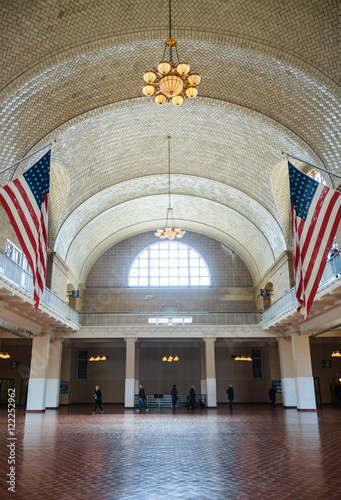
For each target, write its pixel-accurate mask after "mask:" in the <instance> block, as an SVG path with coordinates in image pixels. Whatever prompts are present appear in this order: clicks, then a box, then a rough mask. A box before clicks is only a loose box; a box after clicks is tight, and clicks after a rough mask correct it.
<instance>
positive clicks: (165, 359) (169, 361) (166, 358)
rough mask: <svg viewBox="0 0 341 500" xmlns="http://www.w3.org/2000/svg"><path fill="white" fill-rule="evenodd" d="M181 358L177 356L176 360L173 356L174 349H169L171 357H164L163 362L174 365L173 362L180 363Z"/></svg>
mask: <svg viewBox="0 0 341 500" xmlns="http://www.w3.org/2000/svg"><path fill="white" fill-rule="evenodd" d="M179 359H180V358H179V356H177V355H175V356H174V358H173V356H172V348H171V347H170V348H169V356H168V357H167V356H163V358H162V361H168V363H172V362H173V361H179Z"/></svg>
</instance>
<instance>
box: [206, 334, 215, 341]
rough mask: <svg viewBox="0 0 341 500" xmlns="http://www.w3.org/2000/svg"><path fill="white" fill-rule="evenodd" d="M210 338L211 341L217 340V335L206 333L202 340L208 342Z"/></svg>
mask: <svg viewBox="0 0 341 500" xmlns="http://www.w3.org/2000/svg"><path fill="white" fill-rule="evenodd" d="M210 340H213V342H215V341H216V340H217V337H216V336H213V335H207V336H206V337H203V341H204V342H208V341H210Z"/></svg>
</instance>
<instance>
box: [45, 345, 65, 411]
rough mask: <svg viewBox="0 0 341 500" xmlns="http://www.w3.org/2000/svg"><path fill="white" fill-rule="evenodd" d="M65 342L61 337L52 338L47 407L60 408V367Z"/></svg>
mask: <svg viewBox="0 0 341 500" xmlns="http://www.w3.org/2000/svg"><path fill="white" fill-rule="evenodd" d="M62 349H63V343H62V340H61V339H56V338H54V339H51V342H50V351H49V363H48V371H47V386H46V408H58V406H59V391H60V368H61V363H62Z"/></svg>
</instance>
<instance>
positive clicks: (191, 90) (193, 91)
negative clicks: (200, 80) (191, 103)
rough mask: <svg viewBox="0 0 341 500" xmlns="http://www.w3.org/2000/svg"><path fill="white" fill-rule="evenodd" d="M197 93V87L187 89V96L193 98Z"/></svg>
mask: <svg viewBox="0 0 341 500" xmlns="http://www.w3.org/2000/svg"><path fill="white" fill-rule="evenodd" d="M197 95H198V89H197V88H196V87H188V88H187V89H186V97H189V98H190V99H193V97H196V96H197Z"/></svg>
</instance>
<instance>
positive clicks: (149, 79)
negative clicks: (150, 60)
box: [142, 0, 201, 106]
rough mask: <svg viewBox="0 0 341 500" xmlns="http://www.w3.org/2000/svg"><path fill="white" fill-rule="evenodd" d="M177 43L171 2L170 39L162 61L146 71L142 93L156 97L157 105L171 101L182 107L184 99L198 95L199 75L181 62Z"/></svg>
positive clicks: (166, 42)
mask: <svg viewBox="0 0 341 500" xmlns="http://www.w3.org/2000/svg"><path fill="white" fill-rule="evenodd" d="M176 44H177V42H176V40H175V38H173V37H172V12H171V0H169V37H168V38H167V40H166V41H165V49H164V51H163V56H162V61H161V62H160V63H159V64H158V66H157V68H156V69H153V70H149V71H146V72H145V73H144V75H143V79H144V81H145V83H146V85H145V86H144V87H143V89H142V92H143V93H144V95H146V96H154V102H155V103H156V104H164V103H165V102H167V101H171V102H172V103H173V104H174V105H175V106H181V104H182V103H183V102H184V99H186V98H188V99H193V98H194V97H196V96H197V95H198V89H197V86H198V85H199V83H200V81H201V76H200V75H199V74H198V73H194V72H191V67H190V65H189V64H188V63H186V62H180V59H179V54H178V49H177V45H176ZM167 48H168V49H169V62H168V61H166V60H165V57H166V50H167ZM173 50H174V51H175V53H176V57H177V61H178V62H177V64H175V63H174V62H173Z"/></svg>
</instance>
